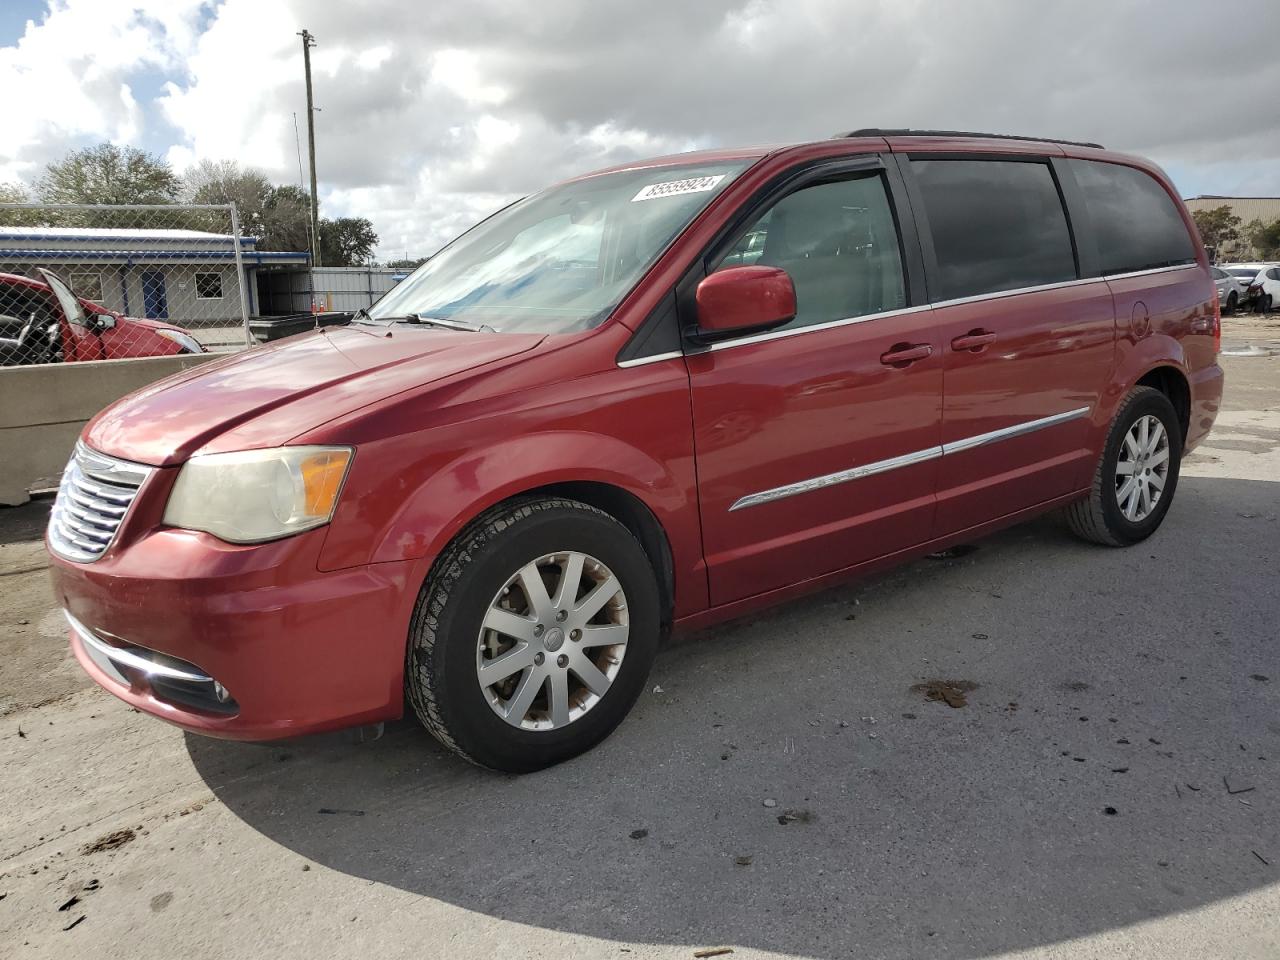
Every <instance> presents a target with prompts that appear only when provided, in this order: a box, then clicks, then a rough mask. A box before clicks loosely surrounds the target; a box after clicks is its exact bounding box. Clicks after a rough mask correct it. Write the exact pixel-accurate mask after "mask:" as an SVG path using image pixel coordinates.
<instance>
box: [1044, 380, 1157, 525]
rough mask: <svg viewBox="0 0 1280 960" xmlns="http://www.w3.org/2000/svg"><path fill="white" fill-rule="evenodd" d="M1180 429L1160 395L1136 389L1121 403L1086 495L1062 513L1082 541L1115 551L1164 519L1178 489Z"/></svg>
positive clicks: (1155, 391)
mask: <svg viewBox="0 0 1280 960" xmlns="http://www.w3.org/2000/svg"><path fill="white" fill-rule="evenodd" d="M1181 461H1182V428H1181V426H1180V425H1179V424H1178V415H1177V413H1176V412H1175V411H1174V409H1173V404H1172V403H1170V402H1169V398H1168V397H1166V396H1165V395H1164V394H1163V393H1161V392H1160V391H1159V390H1155V389H1153V388H1151V387H1135V388H1134V389H1133V390H1132V391H1130V393H1129V395H1128V396H1127V397H1125V398H1124V401H1123V402H1122V403H1121V404H1120V409H1119V410H1118V411H1116V415H1115V419H1113V420H1112V421H1111V431H1110V432H1109V433H1108V435H1107V442H1106V445H1105V447H1104V448H1103V451H1102V457H1101V459H1100V460H1099V461H1098V466H1097V469H1096V470H1095V471H1094V475H1093V484H1092V487H1091V488H1090V490H1089V495H1088V496H1087V497H1085V498H1084V499H1083V500H1079V501H1077V502H1076V503H1073V504H1071V505H1070V506H1068V507H1067V508H1066V511H1065V514H1066V519H1067V525H1068V526H1069V527H1070V528H1071V530H1072V532H1073V533H1075V534H1076V535H1077V536H1079V537H1081V538H1082V539H1085V540H1089V541H1091V542H1093V543H1101V544H1106V545H1107V546H1113V547H1125V546H1129V545H1130V544H1134V543H1138V542H1139V541H1141V540H1145V539H1146V538H1147V537H1149V536H1151V534H1153V533H1155V531H1156V528H1157V527H1159V526H1160V524H1161V522H1162V521H1163V520H1164V517H1165V514H1166V513H1168V511H1169V504H1170V503H1171V502H1172V501H1173V494H1174V491H1175V490H1176V489H1177V486H1178V468H1179V466H1180V464H1181Z"/></svg>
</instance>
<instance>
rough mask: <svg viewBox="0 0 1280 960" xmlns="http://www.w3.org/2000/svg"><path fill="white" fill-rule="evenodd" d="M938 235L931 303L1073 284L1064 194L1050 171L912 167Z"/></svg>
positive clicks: (955, 163) (972, 164) (941, 164)
mask: <svg viewBox="0 0 1280 960" xmlns="http://www.w3.org/2000/svg"><path fill="white" fill-rule="evenodd" d="M911 169H912V170H913V171H914V172H915V175H916V180H917V181H918V182H919V185H920V192H921V193H922V194H923V196H924V206H925V213H926V216H927V217H928V220H929V229H930V231H931V232H932V234H933V249H934V254H935V256H936V257H937V261H938V276H937V278H936V282H933V283H931V287H934V286H936V287H937V288H938V289H936V290H934V289H931V290H930V296H931V299H933V300H935V301H937V300H952V299H955V298H957V297H971V296H976V295H978V294H983V293H995V292H997V291H1000V290H1013V289H1017V288H1019V287H1035V286H1039V285H1041V284H1046V283H1058V282H1061V281H1063V280H1074V279H1075V276H1076V265H1075V257H1074V255H1073V253H1072V249H1071V235H1070V233H1069V232H1068V230H1067V218H1066V215H1065V214H1064V213H1063V211H1062V201H1061V200H1060V198H1059V197H1058V187H1057V184H1056V183H1054V180H1053V174H1052V173H1051V172H1050V170H1049V166H1048V164H1045V163H1027V162H1018V161H1003V160H913V161H912V162H911Z"/></svg>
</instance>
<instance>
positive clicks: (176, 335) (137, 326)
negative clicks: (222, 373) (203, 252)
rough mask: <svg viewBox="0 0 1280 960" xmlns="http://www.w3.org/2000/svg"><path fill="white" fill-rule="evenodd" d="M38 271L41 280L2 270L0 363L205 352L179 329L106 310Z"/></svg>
mask: <svg viewBox="0 0 1280 960" xmlns="http://www.w3.org/2000/svg"><path fill="white" fill-rule="evenodd" d="M38 269H39V272H40V274H41V276H43V277H44V278H45V279H44V281H40V280H33V279H31V278H30V277H24V276H21V275H20V274H16V273H0V366H5V367H13V366H24V365H27V364H35V363H76V362H79V361H83V360H123V359H127V358H132V357H167V356H173V355H175V354H179V353H203V352H205V349H204V347H203V346H201V345H200V343H199V341H197V340H196V338H195V337H194V336H192V335H191V333H190V332H189V331H187V330H183V329H182V328H181V327H175V326H174V325H173V324H171V323H163V322H160V321H158V320H143V319H140V318H138V317H126V316H125V315H124V314H122V313H117V312H116V311H114V310H108V309H107V308H106V307H104V306H102V305H101V304H99V303H94V302H93V301H92V300H86V299H85V298H84V297H78V296H76V294H75V292H74V291H73V290H72V289H71V287H70V285H69V284H68V283H67V282H66V281H65V280H64V279H62V277H60V276H59V275H58V274H56V273H54V272H53V271H52V270H46V269H44V268H43V267H41V268H38Z"/></svg>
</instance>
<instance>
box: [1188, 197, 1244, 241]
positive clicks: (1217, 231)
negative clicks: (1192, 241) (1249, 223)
mask: <svg viewBox="0 0 1280 960" xmlns="http://www.w3.org/2000/svg"><path fill="white" fill-rule="evenodd" d="M1191 218H1192V219H1193V220H1195V222H1196V226H1197V227H1198V228H1199V229H1200V239H1201V240H1203V241H1204V245H1205V246H1206V247H1212V248H1213V249H1214V250H1220V249H1222V247H1223V245H1224V244H1227V243H1229V242H1231V241H1232V240H1236V239H1238V238H1239V236H1240V223H1241V220H1240V218H1239V217H1237V216H1236V215H1235V214H1234V213H1232V212H1231V207H1230V206H1228V205H1227V204H1225V203H1224V204H1223V205H1222V206H1220V207H1214V208H1213V209H1211V210H1197V211H1195V213H1193V214H1191Z"/></svg>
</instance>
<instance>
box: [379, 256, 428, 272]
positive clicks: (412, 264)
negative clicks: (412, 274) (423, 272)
mask: <svg viewBox="0 0 1280 960" xmlns="http://www.w3.org/2000/svg"><path fill="white" fill-rule="evenodd" d="M429 259H430V258H429V257H404V258H402V259H399V260H388V261H387V266H388V267H390V268H391V269H393V270H417V269H418V267H420V266H422V265H423V264H424V263H426V262H427V260H429Z"/></svg>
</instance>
